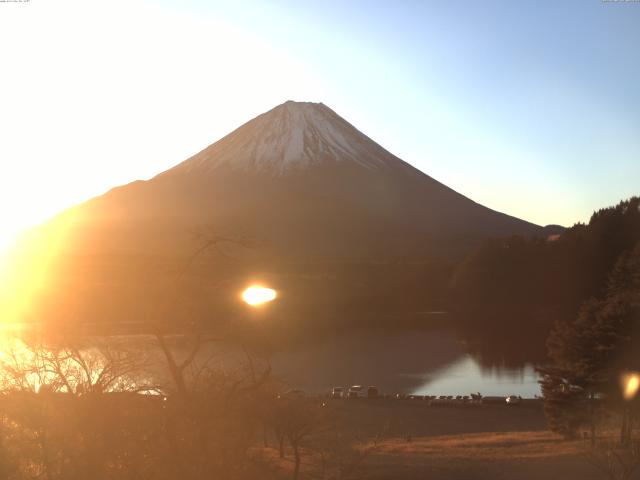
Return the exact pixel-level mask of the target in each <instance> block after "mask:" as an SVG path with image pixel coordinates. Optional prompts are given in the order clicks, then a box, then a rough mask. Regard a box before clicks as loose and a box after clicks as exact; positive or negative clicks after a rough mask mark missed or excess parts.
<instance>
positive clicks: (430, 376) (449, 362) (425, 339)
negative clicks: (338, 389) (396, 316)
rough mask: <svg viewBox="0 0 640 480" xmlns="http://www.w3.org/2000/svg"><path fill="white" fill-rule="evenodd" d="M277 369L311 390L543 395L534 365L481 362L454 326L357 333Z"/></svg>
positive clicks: (285, 358)
mask: <svg viewBox="0 0 640 480" xmlns="http://www.w3.org/2000/svg"><path fill="white" fill-rule="evenodd" d="M272 363H273V366H274V371H275V372H276V373H277V374H279V375H280V376H282V377H283V378H284V379H285V380H286V381H288V382H289V383H290V384H291V385H294V386H296V387H297V388H302V389H304V390H308V391H311V392H326V391H328V390H329V388H331V387H332V386H348V385H354V384H364V385H377V386H378V387H379V388H380V389H381V391H383V392H386V393H415V394H431V395H468V394H469V393H471V392H481V393H482V394H483V395H509V394H514V395H522V396H523V397H533V396H534V395H537V394H539V387H538V383H537V381H538V377H537V375H536V373H535V369H534V368H533V366H532V365H530V364H529V365H524V366H522V367H520V368H507V367H504V368H499V367H489V366H484V367H483V366H481V364H480V363H479V362H478V360H476V359H475V357H472V356H471V355H470V354H469V353H468V352H467V351H465V347H464V345H463V344H462V343H461V342H460V341H458V339H457V337H456V335H455V332H453V331H452V330H450V329H448V330H447V329H439V330H410V331H391V332H388V331H387V332H366V333H363V332H354V333H350V334H345V335H341V336H339V337H333V338H329V339H325V340H324V341H322V342H320V343H318V344H315V345H313V346H312V347H305V348H304V349H299V350H294V351H289V352H284V353H281V354H279V355H277V356H275V357H274V359H273V361H272Z"/></svg>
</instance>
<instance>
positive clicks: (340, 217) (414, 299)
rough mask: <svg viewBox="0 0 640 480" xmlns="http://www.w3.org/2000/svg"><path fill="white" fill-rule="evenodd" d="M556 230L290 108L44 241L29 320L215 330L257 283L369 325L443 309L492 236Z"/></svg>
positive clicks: (28, 251)
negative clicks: (456, 271)
mask: <svg viewBox="0 0 640 480" xmlns="http://www.w3.org/2000/svg"><path fill="white" fill-rule="evenodd" d="M54 231H55V232H56V234H57V237H56V238H57V239H58V243H57V244H55V245H53V244H52V240H51V239H52V236H51V232H54ZM557 231H558V229H557V228H556V227H555V226H548V227H544V228H542V227H540V226H538V225H534V224H531V223H529V222H526V221H523V220H520V219H517V218H514V217H512V216H509V215H506V214H503V213H500V212H496V211H494V210H491V209H488V208H486V207H484V206H482V205H479V204H478V203H475V202H473V201H472V200H470V199H468V198H466V197H464V196H463V195H461V194H459V193H457V192H455V191H453V190H452V189H450V188H448V187H447V186H445V185H443V184H441V183H439V182H438V181H436V180H434V179H433V178H431V177H429V176H427V175H425V174H424V173H422V172H420V171H419V170H417V169H415V168H413V167H412V166H410V165H409V164H407V163H405V162H403V161H402V160H400V159H399V158H397V157H395V156H394V155H392V154H391V153H389V152H388V151H386V150H385V149H384V148H382V147H381V146H379V145H378V144H376V143H375V142H374V141H372V140H371V139H369V138H368V137H367V136H365V135H364V134H362V133H361V132H359V131H358V130H357V129H356V128H355V127H353V126H352V125H351V124H349V123H348V122H347V121H345V120H344V119H343V118H341V117H340V116H338V115H337V114H336V113H335V112H333V111H332V110H331V109H329V108H328V107H326V106H325V105H323V104H314V103H297V102H286V103H284V104H282V105H280V106H278V107H276V108H274V109H273V110H271V111H269V112H266V113H264V114H262V115H260V116H258V117H256V118H255V119H253V120H251V121H249V122H247V123H246V124H244V125H243V126H241V127H240V128H238V129H237V130H235V131H233V132H232V133H230V134H229V135H227V136H226V137H224V138H223V139H221V140H219V141H218V142H216V143H214V144H213V145H211V146H209V147H207V148H206V149H205V150H203V151H201V152H200V153H198V154H196V155H194V156H193V157H191V158H189V159H188V160H186V161H184V162H182V163H180V164H179V165H177V166H176V167H174V168H172V169H170V170H168V171H166V172H164V173H161V174H160V175H158V176H156V177H155V178H153V179H151V180H149V181H138V182H134V183H131V184H129V185H126V186H123V187H119V188H115V189H113V190H112V191H110V192H109V193H107V194H105V195H103V196H100V197H97V198H94V199H93V200H90V201H89V202H86V203H85V204H82V205H79V206H78V207H75V208H73V209H71V210H69V211H68V212H65V213H64V214H63V215H61V216H60V217H58V218H57V219H54V220H53V221H52V222H50V223H49V224H48V225H46V226H44V227H42V228H40V229H39V230H38V231H36V232H33V233H32V234H31V237H32V240H31V242H30V244H29V245H30V246H24V247H23V248H24V252H25V253H24V255H23V257H22V258H23V259H27V260H29V259H30V260H29V261H27V263H29V262H32V261H33V259H34V258H38V256H42V252H43V251H45V250H47V251H48V252H50V254H49V255H48V256H47V260H46V262H42V264H41V265H40V266H39V270H38V271H39V275H41V276H42V278H43V279H45V280H43V282H42V283H43V286H42V288H40V289H37V291H33V292H31V294H30V296H29V299H28V301H25V302H24V303H25V305H26V304H28V305H26V306H25V305H23V307H22V308H21V309H20V312H19V315H17V316H18V317H19V318H21V319H23V320H27V321H40V320H43V319H44V320H46V321H50V322H55V323H57V322H67V323H68V322H73V323H76V322H79V323H86V322H89V323H93V322H108V323H113V322H116V323H117V322H141V321H144V322H147V321H149V322H155V321H158V319H159V318H162V319H164V321H168V322H173V323H176V324H181V323H184V322H191V323H193V322H196V323H197V322H215V321H219V319H220V318H221V317H225V318H227V317H228V316H229V315H231V313H230V312H231V311H232V309H233V308H235V307H234V305H236V304H237V298H236V296H235V293H234V292H236V291H237V289H239V288H241V286H242V285H244V284H246V283H247V282H249V281H251V280H252V279H255V280H261V281H266V282H269V283H270V284H273V285H274V286H276V287H277V288H279V289H280V290H281V293H282V294H283V300H282V301H281V302H280V304H281V305H279V306H278V307H276V308H275V310H274V311H276V312H278V313H279V314H280V315H281V316H284V317H287V318H294V317H296V318H300V317H312V316H315V317H319V318H324V319H329V318H334V317H337V316H349V317H362V319H363V321H366V318H368V317H370V316H371V315H373V314H375V315H379V314H381V313H382V312H386V313H389V314H391V313H392V312H397V311H411V310H415V311H418V310H420V309H424V308H429V307H430V306H437V305H438V304H440V303H441V301H442V298H443V295H444V294H443V288H442V285H443V284H446V278H447V275H448V274H449V271H450V268H451V265H452V264H453V263H454V262H455V261H457V260H458V259H460V258H462V257H463V256H464V255H465V254H466V253H468V251H469V250H470V249H471V248H472V247H473V246H475V245H477V244H478V243H479V242H480V241H482V240H483V239H486V238H490V237H502V236H508V235H514V234H518V235H525V236H540V237H546V236H548V235H550V234H552V233H553V232H557ZM44 232H49V233H48V234H45V233H44ZM212 239H215V240H216V242H215V247H216V249H212V248H209V249H206V251H204V253H203V254H201V255H198V256H197V257H195V259H193V258H191V257H192V256H193V254H194V253H195V252H197V251H199V248H201V247H202V246H203V245H204V244H206V242H207V241H211V240H212ZM226 240H231V241H226ZM237 240H241V242H240V243H238V242H237ZM53 247H55V248H53ZM220 250H221V251H222V253H223V254H224V255H220V254H218V255H214V254H212V252H214V251H218V253H219V251H220ZM190 259H191V260H190ZM16 268H18V270H19V269H20V268H22V269H23V271H24V269H25V268H26V267H25V266H24V263H23V264H22V266H20V264H19V262H18V266H17V267H16ZM30 268H33V265H32V266H31V267H30ZM23 273H24V272H23ZM24 275H25V276H29V275H28V274H24ZM16 278H18V277H16ZM327 321H328V320H327Z"/></svg>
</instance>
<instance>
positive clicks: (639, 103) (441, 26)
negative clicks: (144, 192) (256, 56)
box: [165, 0, 640, 225]
mask: <svg viewBox="0 0 640 480" xmlns="http://www.w3.org/2000/svg"><path fill="white" fill-rule="evenodd" d="M165 5H166V6H167V8H177V6H176V5H175V4H174V3H171V2H166V4H165ZM180 8H184V9H185V11H187V12H189V14H192V15H201V16H212V17H217V18H224V19H226V20H227V21H229V22H231V23H233V24H236V25H238V26H239V27H240V28H243V29H247V30H249V31H251V32H253V33H254V34H255V35H257V36H259V37H260V38H262V39H264V41H265V42H267V43H269V44H272V45H275V46H276V48H278V49H284V50H286V51H288V52H289V54H290V55H291V56H292V57H293V58H294V59H295V61H296V62H297V63H298V64H299V68H301V69H305V70H308V71H309V72H311V75H312V76H314V77H315V78H317V79H318V81H319V83H320V84H321V86H322V87H323V88H322V91H319V92H317V93H316V92H313V91H310V92H309V97H310V98H309V99H310V100H318V101H323V102H325V103H327V104H328V105H329V106H331V107H332V108H334V110H336V111H337V112H338V113H339V114H341V115H343V116H345V117H346V118H347V119H348V120H350V121H351V122H352V123H354V124H355V125H356V126H357V127H359V128H361V129H362V130H363V131H364V132H365V133H367V134H369V135H370V136H372V137H373V138H374V139H375V140H377V141H378V142H379V143H381V144H382V145H383V146H385V147H387V148H388V149H389V150H391V151H392V152H393V153H395V154H397V155H398V156H400V157H401V158H403V159H405V160H407V161H409V162H410V163H412V164H413V165H415V166H416V167H418V168H420V169H421V170H423V171H424V172H425V173H427V174H429V175H432V176H434V177H435V178H437V179H438V180H441V181H443V182H444V183H446V184H447V185H449V186H451V187H453V188H455V189H457V190H459V191H460V192H461V193H464V194H466V195H468V196H470V197H471V198H473V199H475V200H477V201H479V202H481V203H485V204H487V205H489V206H491V207H493V208H496V209H499V210H503V211H506V212H509V213H513V214H516V215H519V216H522V217H523V218H526V219H529V220H532V221H534V222H537V223H550V222H556V223H563V224H566V225H569V224H572V223H573V222H575V221H578V220H582V221H584V220H587V219H588V218H589V215H590V214H591V212H592V211H593V210H594V209H596V208H599V207H602V206H606V205H609V204H612V203H615V202H617V201H618V200H620V199H622V198H624V197H628V196H630V195H633V194H640V51H639V50H638V49H639V47H640V3H631V2H628V3H621V2H617V3H612V2H601V1H590V0H581V1H528V2H526V1H507V0H505V1H455V2H445V1H431V2H429V1H419V2H417V1H416V2H387V3H386V4H383V3H382V2H339V1H327V2H322V3H319V2H318V3H316V2H296V1H276V2H255V3H253V4H252V3H244V4H243V5H241V6H235V7H233V8H228V7H222V6H220V5H212V4H211V2H186V6H185V4H184V2H182V3H181V7H180ZM305 99H306V98H305ZM298 100H304V99H302V98H299V99H298Z"/></svg>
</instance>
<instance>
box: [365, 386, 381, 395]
mask: <svg viewBox="0 0 640 480" xmlns="http://www.w3.org/2000/svg"><path fill="white" fill-rule="evenodd" d="M378 396H380V392H379V391H378V387H376V386H375V385H369V387H367V398H378Z"/></svg>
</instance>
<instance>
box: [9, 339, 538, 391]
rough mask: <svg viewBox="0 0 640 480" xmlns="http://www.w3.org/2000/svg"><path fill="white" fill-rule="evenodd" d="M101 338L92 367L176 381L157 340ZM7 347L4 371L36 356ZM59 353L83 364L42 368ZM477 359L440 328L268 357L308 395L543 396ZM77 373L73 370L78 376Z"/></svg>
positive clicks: (211, 355) (225, 364)
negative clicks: (128, 368) (373, 391)
mask: <svg viewBox="0 0 640 480" xmlns="http://www.w3.org/2000/svg"><path fill="white" fill-rule="evenodd" d="M96 338H97V340H91V339H85V340H84V341H83V342H87V341H89V342H92V341H96V342H98V343H91V344H87V343H84V345H83V346H82V347H81V349H80V350H81V353H82V356H83V358H84V357H86V358H90V359H93V360H92V361H94V360H95V358H97V356H100V355H102V356H105V355H106V354H108V355H107V356H106V357H105V358H107V359H108V360H110V361H112V362H113V361H117V362H116V363H117V364H118V365H120V364H123V363H126V362H132V361H134V360H135V362H137V363H138V364H140V365H143V366H144V368H143V371H144V374H143V375H142V376H141V377H140V378H138V380H140V379H141V378H143V379H144V383H147V384H160V385H164V384H167V382H168V381H169V380H170V379H168V378H167V368H166V359H165V358H164V356H163V354H162V351H161V349H160V348H159V345H158V342H157V341H156V339H154V337H152V336H144V335H133V336H121V337H117V338H116V337H100V338H98V337H96ZM170 341H171V346H172V349H174V350H175V355H176V358H177V359H181V358H184V357H187V356H188V355H189V351H190V349H192V346H190V343H189V339H188V338H186V337H185V338H182V339H181V337H180V336H177V337H173V338H171V339H170ZM1 343H2V345H1V347H2V348H1V349H0V360H1V361H0V363H1V364H2V365H3V368H5V369H6V368H7V367H8V366H9V365H10V364H11V362H10V361H9V360H12V361H14V363H15V361H16V359H15V358H12V357H10V356H8V355H9V354H10V353H11V354H13V355H16V353H18V358H17V359H18V360H20V359H21V356H22V355H24V354H25V352H26V353H29V355H31V356H33V355H34V352H31V351H29V350H24V349H23V350H20V349H19V348H18V349H17V348H16V346H17V345H18V346H19V344H17V343H13V341H9V340H8V339H5V340H4V341H3V342H1ZM60 352H62V353H64V355H65V356H64V357H63V359H64V362H67V363H69V362H71V363H70V364H69V365H71V366H68V367H65V368H71V367H73V365H74V362H76V363H77V361H76V360H77V359H75V358H74V357H73V356H72V355H70V354H68V352H67V353H65V351H64V350H51V351H48V353H47V355H48V356H42V354H41V353H40V354H39V355H38V356H37V360H38V362H40V363H42V362H43V361H45V360H46V361H48V362H51V361H53V360H56V361H58V360H59V359H58V357H55V356H54V357H51V356H52V355H54V353H55V355H60V354H61V353H60ZM72 353H74V352H72ZM78 354H79V353H78ZM131 355H133V356H131ZM49 357H51V358H49ZM478 358H479V357H478V356H477V355H475V354H473V352H472V351H471V350H470V349H469V348H468V344H467V343H463V342H461V341H460V340H459V337H458V336H457V335H456V332H455V331H454V330H453V329H451V328H444V327H438V328H430V329H411V330H407V329H398V330H385V329H379V330H358V331H349V332H343V333H341V334H334V335H328V336H324V337H322V338H319V339H317V340H315V341H307V342H304V343H300V344H295V345H293V346H291V345H289V346H288V347H284V346H281V348H280V349H277V353H274V354H271V355H270V358H269V362H270V363H271V365H272V367H273V373H274V374H275V375H276V376H277V377H278V378H279V379H281V380H284V381H285V382H286V383H288V384H289V385H291V387H294V388H299V389H303V390H305V391H307V392H310V393H323V392H327V391H329V390H330V389H331V387H333V386H349V385H354V384H362V385H377V386H378V387H379V389H380V390H381V391H382V392H384V393H415V394H429V395H468V394H469V393H471V392H481V393H482V394H483V395H485V396H486V395H509V394H515V395H522V396H523V397H533V396H534V395H537V394H539V387H538V383H537V380H538V378H537V375H536V373H535V370H534V368H533V367H532V366H531V365H530V364H529V365H527V364H525V365H524V366H522V367H521V368H507V367H503V368H497V367H489V366H486V365H485V366H482V365H481V363H480V362H479V361H478ZM52 359H53V360H52ZM18 363H19V362H18ZM27 363H29V362H27ZM31 363H33V362H31ZM205 363H206V364H208V365H210V366H212V367H214V368H215V369H216V370H220V371H222V372H223V371H230V370H234V369H237V368H239V366H241V365H243V364H244V363H246V358H245V352H244V350H243V349H240V348H233V347H230V346H229V345H225V344H223V343H220V342H214V343H208V344H207V345H206V346H203V348H202V349H201V350H200V351H199V352H198V355H197V356H196V358H195V362H194V365H199V364H205ZM65 365H66V364H65ZM74 368H75V367H74ZM74 368H71V371H72V372H73V371H75V370H74ZM100 371H101V370H100ZM5 373H6V372H5ZM29 375H30V376H28V377H25V378H23V379H22V381H24V382H26V383H29V384H33V385H31V389H33V390H35V391H37V389H38V386H39V384H41V383H43V382H44V383H47V381H48V379H47V378H40V377H37V378H36V377H35V376H33V374H32V373H30V374H29ZM74 375H75V376H77V375H76V374H75V373H74ZM129 376H131V375H129ZM85 380H86V381H85V383H87V384H88V387H91V388H93V385H92V383H93V380H94V379H93V378H88V379H85ZM5 381H6V379H5ZM84 388H87V387H86V386H85V387H84Z"/></svg>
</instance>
